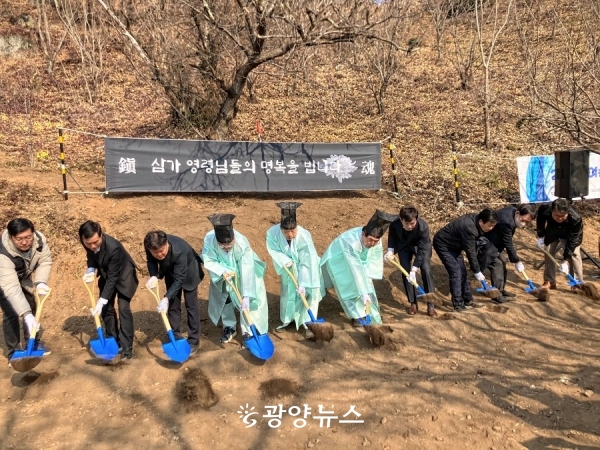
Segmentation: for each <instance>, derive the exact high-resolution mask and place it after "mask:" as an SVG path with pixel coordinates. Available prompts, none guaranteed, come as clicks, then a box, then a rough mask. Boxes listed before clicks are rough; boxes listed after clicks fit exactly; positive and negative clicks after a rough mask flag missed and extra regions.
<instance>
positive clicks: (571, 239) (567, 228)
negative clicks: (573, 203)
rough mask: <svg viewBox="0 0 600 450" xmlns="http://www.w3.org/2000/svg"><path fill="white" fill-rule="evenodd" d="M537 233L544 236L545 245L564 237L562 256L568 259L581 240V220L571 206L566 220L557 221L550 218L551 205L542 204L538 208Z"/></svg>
mask: <svg viewBox="0 0 600 450" xmlns="http://www.w3.org/2000/svg"><path fill="white" fill-rule="evenodd" d="M537 235H538V237H543V238H544V244H546V245H550V244H551V243H552V242H554V241H556V240H557V239H566V240H567V246H566V248H565V250H564V258H565V259H569V258H570V257H571V256H573V252H574V251H575V248H576V247H579V246H580V245H581V242H582V241H583V220H582V219H581V216H580V215H579V214H578V213H577V212H576V211H575V210H574V209H573V208H569V216H568V218H567V220H565V221H564V222H562V223H558V222H556V221H555V220H554V219H553V218H552V205H551V204H548V205H542V206H540V208H539V209H538V215H537Z"/></svg>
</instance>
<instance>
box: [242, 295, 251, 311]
mask: <svg viewBox="0 0 600 450" xmlns="http://www.w3.org/2000/svg"><path fill="white" fill-rule="evenodd" d="M242 309H245V310H246V311H250V299H249V298H248V297H243V298H242Z"/></svg>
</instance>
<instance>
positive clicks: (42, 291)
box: [36, 283, 50, 296]
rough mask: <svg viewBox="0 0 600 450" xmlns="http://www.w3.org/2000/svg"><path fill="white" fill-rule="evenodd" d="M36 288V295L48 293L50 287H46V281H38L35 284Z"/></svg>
mask: <svg viewBox="0 0 600 450" xmlns="http://www.w3.org/2000/svg"><path fill="white" fill-rule="evenodd" d="M36 289H37V293H38V295H42V296H44V295H48V292H50V288H49V287H48V285H47V284H46V283H39V284H38V285H37V286H36Z"/></svg>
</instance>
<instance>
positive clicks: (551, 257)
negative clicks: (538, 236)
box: [538, 247, 560, 267]
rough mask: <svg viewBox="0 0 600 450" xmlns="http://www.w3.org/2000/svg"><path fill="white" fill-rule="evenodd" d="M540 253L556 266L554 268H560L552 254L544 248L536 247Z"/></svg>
mask: <svg viewBox="0 0 600 450" xmlns="http://www.w3.org/2000/svg"><path fill="white" fill-rule="evenodd" d="M538 248H539V249H540V250H541V251H542V252H544V255H546V256H547V257H548V258H550V261H552V262H553V263H554V264H556V267H560V263H559V262H558V261H557V260H556V258H555V257H554V256H552V254H551V253H550V252H549V251H548V250H546V249H545V248H542V247H538Z"/></svg>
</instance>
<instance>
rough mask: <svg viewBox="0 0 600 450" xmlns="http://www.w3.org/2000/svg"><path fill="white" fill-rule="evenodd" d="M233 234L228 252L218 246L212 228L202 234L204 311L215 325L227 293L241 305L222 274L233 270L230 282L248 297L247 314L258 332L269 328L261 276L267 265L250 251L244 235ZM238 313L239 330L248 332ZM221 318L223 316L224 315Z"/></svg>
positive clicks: (242, 317)
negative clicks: (205, 282)
mask: <svg viewBox="0 0 600 450" xmlns="http://www.w3.org/2000/svg"><path fill="white" fill-rule="evenodd" d="M234 236H235V243H234V246H233V248H232V249H231V250H230V251H229V252H226V251H224V250H222V249H221V248H219V245H218V243H217V239H216V238H215V232H214V231H210V232H208V233H207V234H206V236H205V238H204V248H203V249H202V259H203V260H204V267H205V268H206V270H208V273H209V275H210V286H209V288H208V315H209V317H210V319H211V320H212V322H213V323H214V324H215V325H217V324H218V323H219V319H220V318H221V316H222V315H223V312H224V309H225V302H226V301H227V297H228V296H231V300H232V301H233V302H234V304H235V305H236V307H237V308H238V309H239V308H240V307H241V301H242V299H241V298H240V299H238V298H237V295H236V294H235V292H234V291H233V289H231V286H229V284H228V283H227V281H225V279H224V278H223V273H225V272H234V273H235V275H236V276H235V277H234V278H232V279H231V282H232V283H236V282H237V287H238V290H239V292H240V294H241V295H242V297H248V298H249V299H250V318H251V319H252V322H253V323H254V325H255V326H256V329H257V330H258V332H259V333H260V334H265V333H267V331H268V328H269V313H268V305H267V290H266V289H265V280H264V276H265V271H266V268H267V265H266V264H265V263H264V262H262V261H261V260H260V258H259V257H258V255H257V254H256V253H254V251H253V250H252V248H251V247H250V243H249V242H248V239H246V237H245V236H244V235H242V234H240V233H238V232H237V231H235V230H234ZM240 315H241V325H242V331H243V332H245V333H250V334H251V331H250V328H249V326H248V324H247V323H246V319H245V318H244V315H243V314H240ZM223 319H225V317H224V316H223ZM223 324H224V326H231V325H234V324H227V323H225V320H223Z"/></svg>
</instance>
